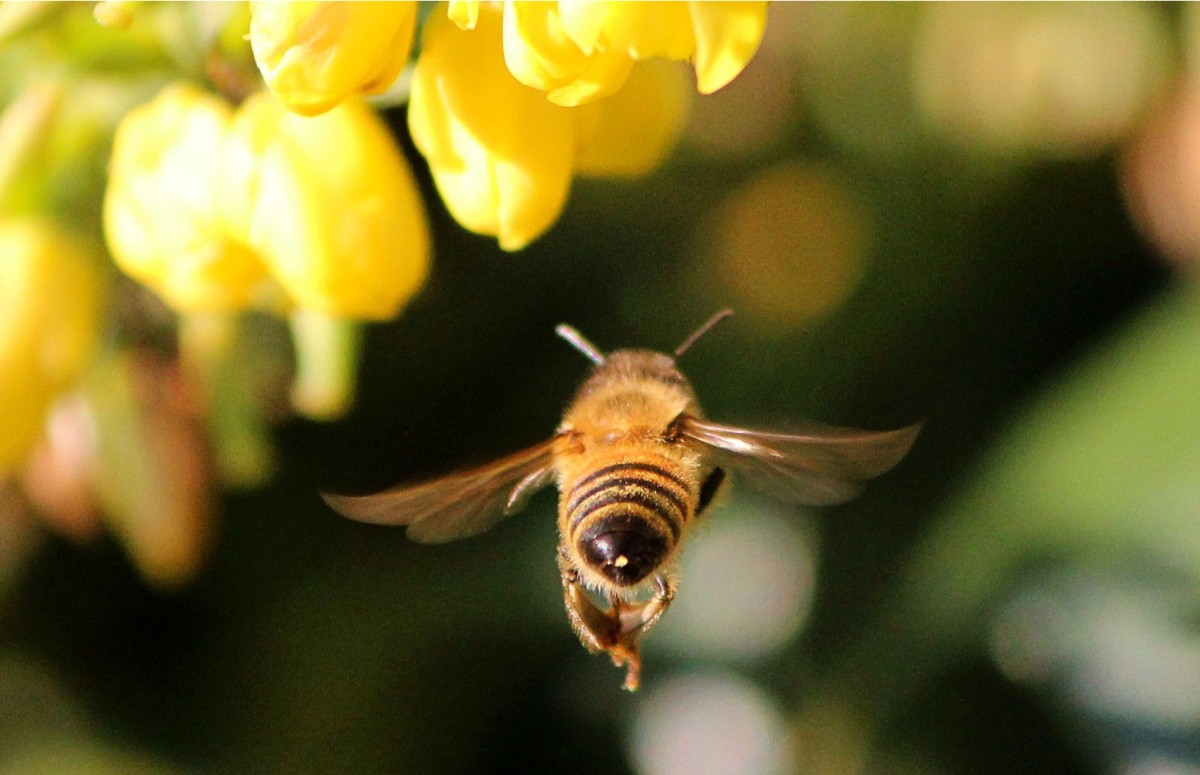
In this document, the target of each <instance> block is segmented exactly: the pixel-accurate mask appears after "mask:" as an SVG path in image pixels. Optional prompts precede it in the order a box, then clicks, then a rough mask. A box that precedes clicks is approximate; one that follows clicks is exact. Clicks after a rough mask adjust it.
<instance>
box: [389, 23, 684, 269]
mask: <svg viewBox="0 0 1200 775" xmlns="http://www.w3.org/2000/svg"><path fill="white" fill-rule="evenodd" d="M475 10H476V11H477V12H478V16H477V18H476V19H475V24H474V28H473V29H469V30H464V29H460V28H459V27H458V26H456V24H457V22H452V21H451V20H449V19H447V18H445V17H440V16H438V15H435V16H433V17H430V18H429V20H428V22H427V27H426V30H425V35H424V39H423V41H422V48H421V56H420V58H419V59H418V60H417V66H416V70H415V71H414V73H413V84H412V94H411V97H410V100H409V107H408V124H409V129H410V131H411V132H412V137H413V141H414V142H415V143H416V146H417V148H418V149H419V150H420V151H421V153H422V154H424V156H425V158H426V160H427V161H428V162H429V167H430V170H431V171H432V173H433V178H434V182H435V183H436V184H437V187H438V192H439V193H440V194H441V196H442V199H443V200H444V201H445V203H446V207H447V208H448V209H449V211H450V214H451V215H453V216H454V218H455V219H456V220H457V221H458V222H459V223H460V224H462V225H463V226H464V227H466V228H467V229H470V230H471V231H474V232H476V233H479V234H486V235H489V236H494V237H497V238H498V240H499V243H500V247H502V248H504V249H505V250H518V249H520V248H522V247H524V246H525V245H527V244H528V243H529V242H531V241H532V240H534V239H536V238H537V237H538V236H540V235H541V234H542V233H543V232H545V231H546V230H547V229H548V228H550V226H552V225H553V224H554V222H555V221H556V220H557V219H558V216H559V215H560V214H561V212H562V208H563V205H564V204H565V202H566V198H567V194H568V193H569V191H570V186H571V180H572V178H573V177H574V175H575V174H576V173H579V174H585V175H607V176H632V175H641V174H645V173H647V172H649V171H650V170H651V169H653V167H654V166H655V165H657V164H658V163H659V162H660V161H661V160H662V159H663V158H664V157H665V156H666V154H667V153H668V152H669V151H670V149H671V147H672V146H673V144H674V141H675V140H676V138H677V137H678V135H679V132H680V130H681V128H682V124H683V119H684V115H685V113H686V107H687V87H686V84H684V83H683V82H682V80H681V79H680V77H679V75H678V74H676V73H672V72H668V71H667V70H666V69H665V68H662V67H660V66H659V64H660V63H653V62H647V63H639V64H638V65H637V66H636V67H634V68H633V70H632V74H631V75H630V76H629V81H628V84H627V86H626V87H625V89H622V90H621V91H619V92H617V93H616V94H615V95H613V96H611V97H607V98H604V99H600V100H596V101H594V102H590V103H588V104H586V105H582V106H580V107H575V108H567V107H561V106H558V105H553V104H551V103H550V102H548V101H547V100H546V98H545V94H543V93H542V92H540V91H538V90H536V89H532V88H530V87H527V86H524V85H522V84H521V83H519V82H517V80H516V79H515V78H514V77H513V76H512V74H511V73H510V72H509V71H508V69H507V67H506V66H505V63H504V57H503V52H502V45H503V44H502V41H501V35H502V20H501V13H502V12H501V10H500V9H499V8H497V7H495V6H492V5H482V6H479V7H477V8H476V9H475ZM464 16H465V14H464Z"/></svg>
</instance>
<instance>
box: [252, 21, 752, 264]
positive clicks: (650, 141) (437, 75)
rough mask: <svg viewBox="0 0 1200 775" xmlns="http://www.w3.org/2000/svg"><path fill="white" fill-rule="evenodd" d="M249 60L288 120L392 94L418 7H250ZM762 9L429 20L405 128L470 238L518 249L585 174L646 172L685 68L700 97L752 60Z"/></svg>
mask: <svg viewBox="0 0 1200 775" xmlns="http://www.w3.org/2000/svg"><path fill="white" fill-rule="evenodd" d="M253 11H254V14H253V19H252V21H251V25H250V41H251V45H252V47H253V49H254V53H255V59H256V61H257V62H258V65H259V67H260V69H261V70H262V72H263V75H264V79H265V80H266V83H267V85H268V86H269V87H270V88H271V90H272V91H273V92H274V93H275V94H277V95H278V96H279V98H280V99H281V100H282V101H283V102H284V104H286V105H288V106H289V108H291V109H292V110H295V111H297V112H300V113H303V114H305V115H312V114H316V113H320V112H321V111H323V110H326V109H328V108H330V107H331V106H333V105H336V104H338V102H339V101H340V100H342V99H344V98H345V97H346V96H347V95H350V94H354V93H364V94H372V93H377V92H379V91H381V90H382V89H384V88H386V87H387V86H388V84H389V82H390V81H391V80H392V79H394V77H395V76H396V74H397V73H398V72H399V64H400V63H402V62H403V58H404V57H403V56H402V55H400V54H399V53H398V52H399V51H404V52H405V53H406V52H407V48H408V46H409V40H410V39H411V38H412V37H413V26H414V20H415V16H416V10H415V7H414V5H413V4H408V3H399V4H385V7H383V8H380V7H378V5H377V4H373V3H288V4H284V5H283V6H281V5H280V4H276V3H256V4H255V5H254V9H253ZM765 21H766V3H760V2H747V3H736V2H730V3H699V2H687V3H665V2H640V3H639V2H632V3H622V2H578V1H575V2H571V1H570V0H563V1H562V2H557V3H546V2H523V1H517V0H508V1H507V2H504V3H503V4H498V3H480V2H452V3H450V4H449V7H448V8H447V9H446V10H445V12H443V10H442V8H440V7H437V8H435V9H434V11H433V12H432V14H431V15H430V16H429V17H428V18H427V19H426V22H425V24H424V28H423V30H422V34H421V45H420V54H419V56H418V57H417V59H416V64H415V66H414V69H413V74H412V86H411V96H410V100H409V113H408V119H409V130H410V132H411V134H412V137H413V141H414V142H415V143H416V145H417V148H418V150H419V151H420V152H421V153H422V155H423V156H424V157H425V160H426V161H427V162H428V164H429V167H430V170H431V171H432V173H433V177H434V181H435V183H436V184H437V188H438V193H439V194H440V195H441V198H442V199H443V201H444V202H445V203H446V207H447V208H448V209H449V211H450V213H451V215H453V216H454V218H455V219H456V220H457V221H458V222H459V223H460V224H462V225H463V226H464V227H466V228H467V229H470V230H471V231H474V232H477V233H479V234H485V235H488V236H493V237H496V238H497V240H498V242H499V244H500V246H501V247H502V248H504V249H505V250H518V249H520V248H522V247H524V246H525V245H527V244H529V243H530V242H531V241H533V240H534V239H536V238H537V237H539V236H540V235H541V234H543V233H544V232H545V231H546V230H547V229H548V228H550V226H551V225H553V224H554V222H555V221H556V220H557V219H558V216H559V214H560V213H561V211H562V208H563V205H564V203H565V201H566V198H567V194H568V192H569V190H570V186H571V181H572V179H573V177H574V176H575V175H576V174H581V175H598V176H634V175H642V174H645V173H646V172H648V171H650V170H651V169H653V168H654V167H655V166H656V165H657V164H658V163H659V162H660V161H661V160H662V159H663V158H664V157H665V156H666V155H667V153H668V152H669V151H670V149H671V147H672V146H673V144H674V142H675V140H676V138H677V137H678V135H679V132H680V131H681V129H682V124H683V120H684V118H685V114H686V106H687V87H686V85H685V83H684V81H683V79H682V76H681V74H680V73H679V71H678V70H677V68H663V67H660V66H657V67H656V66H655V65H656V64H659V63H656V62H653V61H651V60H656V59H666V60H690V61H692V62H693V64H694V68H695V72H696V82H697V88H698V89H699V90H700V91H701V92H702V93H709V92H712V91H715V90H716V89H719V88H720V87H722V86H724V85H725V84H727V83H728V82H729V81H730V80H732V79H733V78H734V77H735V76H736V75H737V74H738V73H739V72H740V71H741V69H742V68H743V67H744V66H745V65H746V63H747V62H748V61H749V60H750V59H751V57H753V55H754V52H755V51H756V49H757V48H758V44H759V41H760V40H761V38H762V33H763V29H764V25H765Z"/></svg>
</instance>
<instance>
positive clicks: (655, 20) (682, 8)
mask: <svg viewBox="0 0 1200 775" xmlns="http://www.w3.org/2000/svg"><path fill="white" fill-rule="evenodd" d="M606 5H607V6H608V7H609V10H608V14H607V15H606V17H605V19H604V40H605V41H606V45H607V46H609V47H611V48H614V49H619V50H621V51H625V52H627V53H628V54H629V55H630V56H631V57H633V58H634V59H650V58H651V57H664V58H666V59H677V60H683V59H688V58H690V57H691V55H692V52H693V51H694V50H695V48H696V39H695V36H694V35H693V33H692V19H691V16H690V15H689V8H688V6H690V5H693V3H677V2H657V1H655V2H610V3H606Z"/></svg>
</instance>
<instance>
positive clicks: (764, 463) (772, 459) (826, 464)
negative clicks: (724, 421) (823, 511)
mask: <svg viewBox="0 0 1200 775" xmlns="http://www.w3.org/2000/svg"><path fill="white" fill-rule="evenodd" d="M920 430H921V426H920V425H910V426H908V427H907V428H900V429H899V430H894V431H860V430H853V429H849V428H821V429H818V430H814V431H812V432H810V433H804V434H788V433H769V432H764V431H752V430H748V429H746V428H738V427H734V426H731V425H721V424H720V423H715V422H710V421H708V420H701V419H699V418H696V417H691V416H684V417H682V418H681V419H680V421H679V426H678V433H679V437H680V438H681V439H683V440H685V441H688V442H691V443H695V444H701V445H703V446H705V447H707V448H708V450H709V452H710V453H711V454H712V456H713V458H714V459H715V461H716V463H717V465H718V466H721V467H725V468H728V469H730V470H732V471H734V472H736V473H738V474H740V475H742V477H743V478H744V479H745V480H746V482H747V484H749V485H750V486H752V487H755V488H756V489H759V490H764V491H766V492H768V493H770V494H772V495H774V496H776V497H778V498H780V499H782V500H785V501H788V502H790V503H801V504H806V505H810V506H829V505H833V504H835V503H843V502H845V501H848V500H850V499H851V498H853V497H854V496H855V495H857V494H858V492H859V490H861V489H862V484H863V482H865V481H866V480H868V479H872V478H874V477H876V476H879V475H880V474H882V473H884V472H885V471H887V470H889V469H891V468H892V466H894V465H896V464H897V463H899V462H900V459H901V458H903V457H904V455H905V454H907V452H908V450H909V448H910V447H912V445H913V442H914V441H916V439H917V433H918V432H919V431H920Z"/></svg>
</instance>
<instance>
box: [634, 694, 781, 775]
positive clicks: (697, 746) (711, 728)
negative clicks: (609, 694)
mask: <svg viewBox="0 0 1200 775" xmlns="http://www.w3.org/2000/svg"><path fill="white" fill-rule="evenodd" d="M630 747H631V749H632V757H633V764H634V768H635V769H636V770H637V771H638V772H640V773H642V774H643V775H776V774H777V773H779V774H782V773H784V772H787V769H788V768H787V762H788V761H789V756H788V738H787V728H786V725H785V724H784V720H783V716H782V714H781V713H780V711H779V709H778V708H777V707H775V705H774V703H772V702H771V700H770V698H769V697H767V696H766V694H765V693H763V691H762V690H760V689H759V688H758V687H756V686H754V685H753V684H751V683H749V682H747V681H745V680H744V679H741V678H737V677H734V676H732V675H728V674H705V675H689V676H682V677H678V678H673V679H671V680H669V681H667V682H666V683H663V684H659V685H657V686H655V687H654V688H653V689H651V691H650V692H649V693H648V694H647V696H646V699H645V701H644V702H643V703H642V704H641V705H640V706H639V708H638V711H637V714H636V717H635V720H634V727H633V730H632V734H631V741H630Z"/></svg>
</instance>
